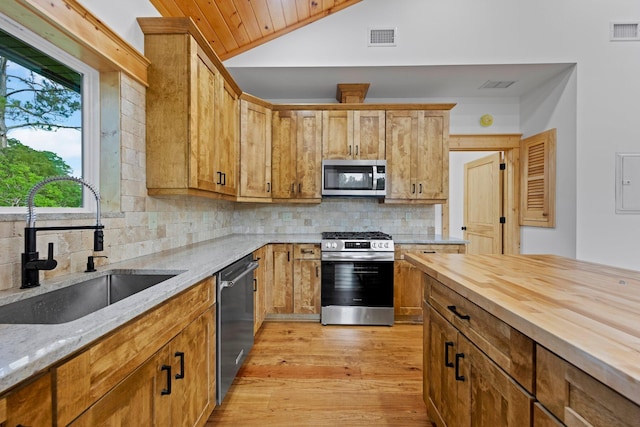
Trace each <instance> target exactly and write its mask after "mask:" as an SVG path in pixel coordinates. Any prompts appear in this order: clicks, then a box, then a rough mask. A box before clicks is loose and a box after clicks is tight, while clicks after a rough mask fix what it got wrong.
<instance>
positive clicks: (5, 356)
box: [0, 233, 466, 393]
mask: <svg viewBox="0 0 640 427" xmlns="http://www.w3.org/2000/svg"><path fill="white" fill-rule="evenodd" d="M393 237H394V242H395V243H414V244H418V243H423V244H461V243H466V242H465V241H463V240H459V239H443V238H441V237H440V236H435V235H418V236H413V235H398V236H395V235H394V236H393ZM320 240H321V236H320V234H319V233H317V234H259V235H238V234H235V235H230V236H225V237H221V238H218V239H213V240H210V241H207V242H202V243H197V244H193V245H189V246H186V247H183V248H179V249H172V250H168V251H164V252H159V253H156V254H152V255H147V256H142V257H138V258H134V259H131V260H127V261H122V262H118V263H113V264H109V265H106V266H104V267H99V268H98V269H97V270H98V271H96V272H94V273H75V274H70V275H67V276H63V277H59V278H56V279H51V280H43V281H42V285H41V286H40V287H38V288H34V289H26V290H19V289H11V290H7V291H0V305H4V304H8V303H10V302H13V301H17V300H20V299H24V298H27V297H31V296H34V295H38V294H42V293H45V292H49V291H52V290H55V289H58V288H62V287H66V286H69V285H72V284H74V283H77V282H80V281H83V280H87V279H90V278H92V277H97V276H100V275H103V274H105V272H110V271H113V270H118V271H122V270H129V271H132V272H133V271H136V270H144V271H145V272H147V273H180V274H178V275H177V276H175V277H173V278H171V279H169V280H166V281H164V282H162V283H159V284H158V285H155V286H152V287H150V288H148V289H146V290H144V291H141V292H139V293H137V294H134V295H132V296H130V297H128V298H126V299H124V300H122V301H119V302H117V303H115V304H113V305H110V306H108V307H105V308H103V309H100V310H98V311H96V312H94V313H91V314H89V315H87V316H84V317H81V318H80V319H77V320H74V321H71V322H67V323H62V324H56V325H9V324H0V343H1V346H2V351H0V393H2V392H4V391H6V390H7V389H9V388H11V387H12V386H14V385H16V384H18V383H20V382H21V381H23V380H25V379H27V378H29V377H31V376H32V375H34V374H37V373H39V372H42V371H44V370H46V369H47V368H49V367H50V366H52V365H54V364H55V363H56V362H58V361H60V360H62V359H63V358H65V357H68V356H69V355H71V354H73V353H74V352H76V351H78V350H80V349H81V348H83V347H84V346H86V345H87V344H89V343H91V342H92V341H95V340H96V339H98V338H100V337H102V336H103V335H105V334H107V333H108V332H110V331H113V330H114V329H116V328H118V327H120V326H122V325H123V324H125V323H126V322H128V321H130V320H131V319H133V318H135V317H137V316H139V315H140V314H142V313H144V312H146V311H148V310H150V309H152V308H154V307H155V306H157V305H159V304H161V303H162V302H164V301H165V300H167V299H169V298H171V297H173V296H175V295H177V294H179V293H180V292H182V291H184V290H186V289H187V288H189V287H190V286H192V285H194V284H196V283H198V282H199V281H201V280H203V279H205V278H207V277H209V276H211V275H212V274H215V273H216V272H218V271H220V270H222V269H223V268H225V267H226V266H228V265H230V264H231V263H233V262H235V261H237V260H239V259H241V258H242V257H243V256H245V255H247V254H249V253H251V252H253V251H255V250H256V249H258V248H260V247H262V246H264V245H265V244H268V243H320Z"/></svg>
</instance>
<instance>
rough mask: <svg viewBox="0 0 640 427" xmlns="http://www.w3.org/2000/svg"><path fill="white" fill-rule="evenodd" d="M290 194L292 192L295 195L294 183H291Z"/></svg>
mask: <svg viewBox="0 0 640 427" xmlns="http://www.w3.org/2000/svg"><path fill="white" fill-rule="evenodd" d="M291 192H292V193H293V194H295V193H296V183H295V182H292V183H291Z"/></svg>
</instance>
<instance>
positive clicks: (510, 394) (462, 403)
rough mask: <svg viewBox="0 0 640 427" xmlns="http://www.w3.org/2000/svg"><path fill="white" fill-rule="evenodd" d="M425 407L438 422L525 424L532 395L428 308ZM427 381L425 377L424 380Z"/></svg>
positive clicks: (456, 424) (458, 424)
mask: <svg viewBox="0 0 640 427" xmlns="http://www.w3.org/2000/svg"><path fill="white" fill-rule="evenodd" d="M428 316H429V328H430V332H429V339H428V342H426V343H425V346H426V347H425V349H427V351H428V355H429V358H428V364H429V365H428V372H429V374H428V377H429V378H428V381H429V387H428V398H427V408H428V409H427V411H428V414H429V416H430V417H431V418H432V419H433V421H434V422H435V423H436V424H437V425H438V426H471V425H473V426H490V427H495V426H518V427H519V426H528V425H531V408H532V404H533V396H531V395H530V394H529V393H527V392H526V390H524V389H523V388H522V387H521V386H520V385H518V384H517V383H516V382H515V381H514V380H513V379H512V378H511V377H510V376H509V375H508V374H507V373H506V372H504V371H503V370H502V369H500V367H498V365H496V364H495V363H494V362H493V361H492V360H491V359H489V357H487V356H486V355H485V354H484V353H483V352H482V351H480V350H479V349H478V348H477V347H476V346H475V345H474V344H473V343H472V342H471V341H470V340H469V339H467V338H466V337H465V336H464V335H462V334H461V333H460V332H459V331H458V330H457V329H456V328H455V327H453V326H452V325H451V324H450V323H449V322H448V321H447V320H445V318H444V317H442V316H441V315H440V314H439V313H438V312H437V311H436V310H434V309H433V308H431V307H429V308H428ZM425 382H426V381H425Z"/></svg>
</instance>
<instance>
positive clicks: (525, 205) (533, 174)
mask: <svg viewBox="0 0 640 427" xmlns="http://www.w3.org/2000/svg"><path fill="white" fill-rule="evenodd" d="M520 158H521V161H522V169H521V171H522V176H521V179H520V181H521V183H522V184H521V185H522V196H521V205H520V225H527V226H533V227H549V228H553V227H555V224H556V130H555V129H550V130H548V131H545V132H542V133H539V134H537V135H533V136H531V137H529V138H526V139H523V140H522V143H521V146H520Z"/></svg>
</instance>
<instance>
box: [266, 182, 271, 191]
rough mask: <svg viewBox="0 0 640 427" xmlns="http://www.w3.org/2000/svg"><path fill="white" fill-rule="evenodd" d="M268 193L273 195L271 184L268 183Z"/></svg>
mask: <svg viewBox="0 0 640 427" xmlns="http://www.w3.org/2000/svg"><path fill="white" fill-rule="evenodd" d="M267 193H271V183H270V182H267Z"/></svg>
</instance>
